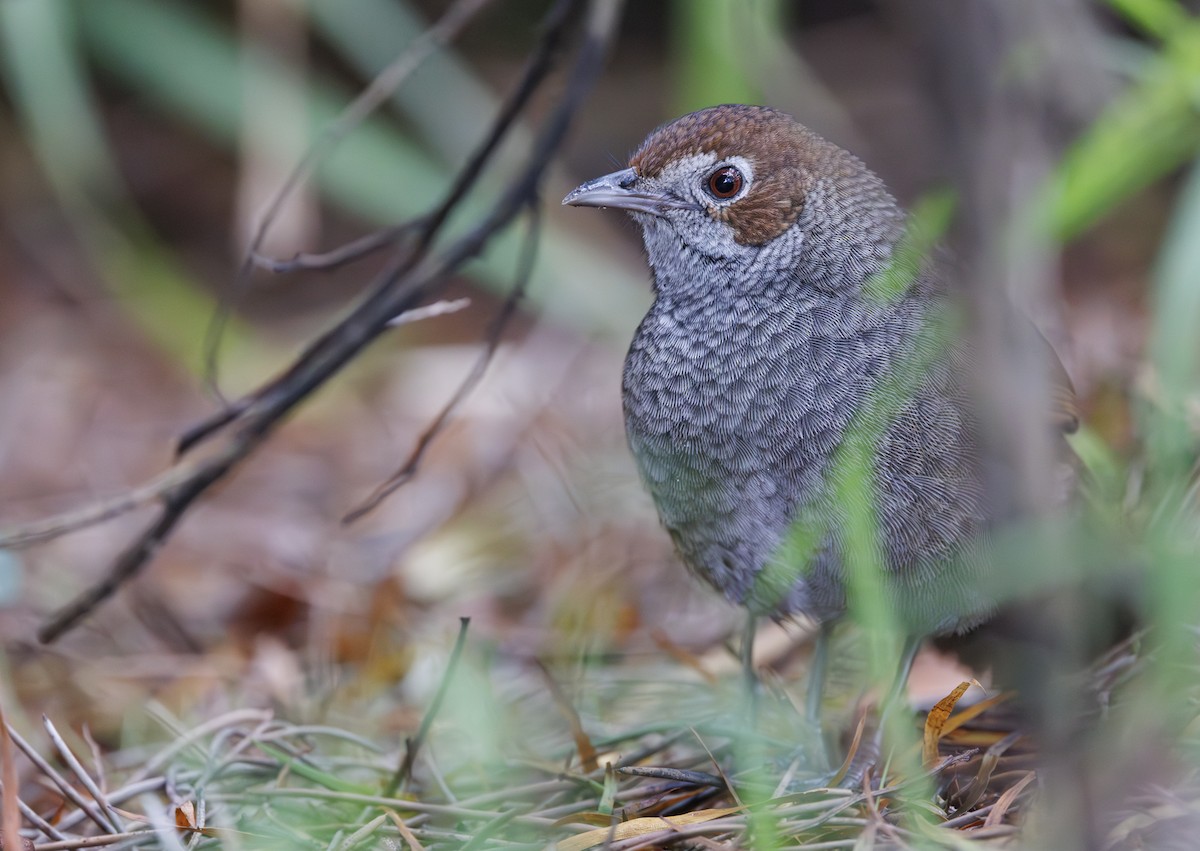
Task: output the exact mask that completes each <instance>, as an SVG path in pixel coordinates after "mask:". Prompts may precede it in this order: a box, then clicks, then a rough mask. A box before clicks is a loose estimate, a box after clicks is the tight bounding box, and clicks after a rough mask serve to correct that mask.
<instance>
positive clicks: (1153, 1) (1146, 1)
mask: <svg viewBox="0 0 1200 851" xmlns="http://www.w3.org/2000/svg"><path fill="white" fill-rule="evenodd" d="M1108 4H1109V5H1110V6H1112V7H1113V8H1114V9H1116V10H1117V11H1118V12H1120V13H1121V14H1122V15H1124V16H1125V19H1126V20H1128V21H1129V22H1130V23H1131V24H1134V25H1135V26H1138V27H1140V28H1141V29H1143V30H1145V31H1146V32H1147V33H1149V34H1150V35H1153V36H1156V37H1158V38H1161V39H1165V38H1169V37H1170V35H1171V33H1172V31H1174V30H1175V29H1177V28H1179V27H1181V26H1186V25H1187V23H1188V14H1187V10H1186V9H1184V8H1183V6H1181V5H1180V4H1179V3H1178V2H1176V0H1108Z"/></svg>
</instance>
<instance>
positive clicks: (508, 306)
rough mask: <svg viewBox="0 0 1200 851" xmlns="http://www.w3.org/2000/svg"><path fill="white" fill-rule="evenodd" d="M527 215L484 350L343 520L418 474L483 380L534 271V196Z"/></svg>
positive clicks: (536, 221) (372, 506)
mask: <svg viewBox="0 0 1200 851" xmlns="http://www.w3.org/2000/svg"><path fill="white" fill-rule="evenodd" d="M529 216H530V221H529V229H528V231H527V232H526V238H525V242H524V244H523V245H522V247H521V259H520V261H519V263H518V269H517V280H516V283H514V284H513V288H512V290H511V291H510V292H509V294H508V297H507V298H505V300H504V304H503V305H501V307H500V312H499V313H497V314H496V317H495V318H494V319H493V320H492V322H491V324H490V325H489V326H488V330H487V336H486V338H485V341H484V347H483V351H482V352H480V354H479V357H478V358H476V359H475V363H474V364H472V365H471V371H470V372H468V373H467V375H466V377H465V378H463V380H462V382H460V383H459V385H458V388H457V389H456V390H455V391H454V394H453V395H452V396H451V397H450V399H449V400H448V401H447V402H446V404H445V405H443V406H442V409H441V410H440V411H438V414H437V416H436V417H434V419H433V422H432V423H430V424H429V426H428V427H427V428H426V429H425V431H424V432H422V434H421V436H420V437H419V438H418V439H417V443H416V445H415V446H414V447H413V449H412V452H411V453H410V454H409V456H408V459H407V460H406V461H405V462H404V464H403V465H402V466H401V467H400V469H399V470H397V471H396V472H395V473H393V474H392V475H391V476H390V477H389V478H388V480H387V481H385V482H384V483H383V484H381V485H379V487H377V488H376V489H375V490H374V492H373V493H372V494H371V495H370V496H369V497H367V498H366V499H365V500H363V502H362V503H361V504H359V505H358V506H357V507H355V508H354V509H352V510H351V511H349V512H348V513H347V514H346V516H345V517H343V518H342V522H343V523H353V522H354V521H355V520H358V519H359V518H360V517H362V516H363V515H364V514H367V513H369V512H371V511H373V510H374V509H375V508H376V507H377V506H378V505H379V504H380V503H381V502H383V501H384V500H385V499H387V498H388V497H389V496H391V495H392V494H393V493H395V492H396V491H397V490H398V489H399V488H401V487H403V486H404V485H406V484H407V483H408V482H410V481H411V480H412V478H413V477H414V476H415V475H416V474H417V470H418V469H419V468H420V466H421V461H422V460H423V459H424V458H425V453H426V452H427V451H428V450H429V447H430V445H431V444H432V443H433V441H434V439H435V438H436V437H437V436H438V435H439V434H441V433H442V431H443V430H444V429H445V428H446V423H448V422H449V421H450V417H451V416H452V415H453V414H454V412H455V411H456V410H458V406H459V405H461V404H462V402H463V400H464V399H466V398H467V397H468V396H470V395H471V393H472V391H474V389H475V388H476V387H477V386H478V385H479V382H480V381H482V380H483V376H484V373H486V372H487V368H488V366H489V365H490V364H491V362H492V359H493V358H494V357H495V356H496V349H497V348H499V346H500V340H501V338H502V337H503V336H504V331H505V329H506V328H507V327H508V323H509V322H510V321H512V317H513V315H514V314H516V312H517V306H518V305H519V304H520V303H521V299H522V298H524V296H525V290H526V289H527V287H528V286H529V278H530V276H531V275H532V274H533V262H534V260H535V259H536V258H537V243H538V235H539V232H540V231H541V222H540V219H541V207H539V206H538V203H537V201H536V199H531V200H530V202H529Z"/></svg>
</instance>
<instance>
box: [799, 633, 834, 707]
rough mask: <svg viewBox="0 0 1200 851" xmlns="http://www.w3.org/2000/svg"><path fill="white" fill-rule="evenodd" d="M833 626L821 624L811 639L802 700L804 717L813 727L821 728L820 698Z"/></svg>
mask: <svg viewBox="0 0 1200 851" xmlns="http://www.w3.org/2000/svg"><path fill="white" fill-rule="evenodd" d="M832 635H833V627H832V626H831V625H830V624H828V623H823V624H821V627H820V629H819V630H818V631H817V635H816V637H815V638H814V639H813V654H812V664H811V666H810V667H809V669H808V692H807V693H806V695H805V700H804V717H805V719H806V720H807V721H808V723H809V724H811V725H812V726H813V728H814V729H816V730H820V729H821V699H822V698H823V697H824V695H825V674H826V672H827V671H828V670H829V641H830V638H831V636H832Z"/></svg>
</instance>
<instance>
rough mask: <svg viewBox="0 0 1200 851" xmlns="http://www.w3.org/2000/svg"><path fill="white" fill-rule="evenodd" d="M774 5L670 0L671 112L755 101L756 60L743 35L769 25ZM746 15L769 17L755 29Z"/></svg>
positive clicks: (758, 0)
mask: <svg viewBox="0 0 1200 851" xmlns="http://www.w3.org/2000/svg"><path fill="white" fill-rule="evenodd" d="M780 9H781V7H780V4H779V3H778V2H777V0H749V2H747V0H675V3H674V4H673V5H672V6H671V39H672V55H673V58H674V63H675V68H676V70H675V103H676V108H675V112H678V113H684V112H692V111H694V110H697V109H700V108H702V107H705V106H712V105H714V104H719V103H761V101H762V86H761V85H759V83H758V81H757V80H756V79H755V76H754V74H753V69H754V68H756V67H757V64H756V63H754V62H752V61H751V51H752V50H753V48H754V46H755V45H754V41H753V40H748V39H746V38H745V35H746V33H748V32H752V31H757V30H758V29H768V30H769V29H771V28H772V27H771V24H773V23H775V22H777V21H778V19H779V16H780ZM747 16H755V17H759V18H766V19H769V20H768V21H765V22H764V24H765V26H762V27H758V28H756V27H753V26H752V24H751V22H749V21H747V20H746V18H747ZM748 41H749V43H748Z"/></svg>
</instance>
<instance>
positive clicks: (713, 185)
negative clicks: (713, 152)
mask: <svg viewBox="0 0 1200 851" xmlns="http://www.w3.org/2000/svg"><path fill="white" fill-rule="evenodd" d="M741 191H742V173H741V172H740V171H738V170H737V169H736V168H734V167H733V166H731V165H727V166H722V167H721V168H719V169H717V170H716V171H714V172H713V173H712V174H710V175H709V176H708V194H709V195H711V196H713V197H714V198H716V199H717V200H720V201H724V200H727V199H729V198H732V197H733V196H734V195H737V194H738V193H739V192H741Z"/></svg>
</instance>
